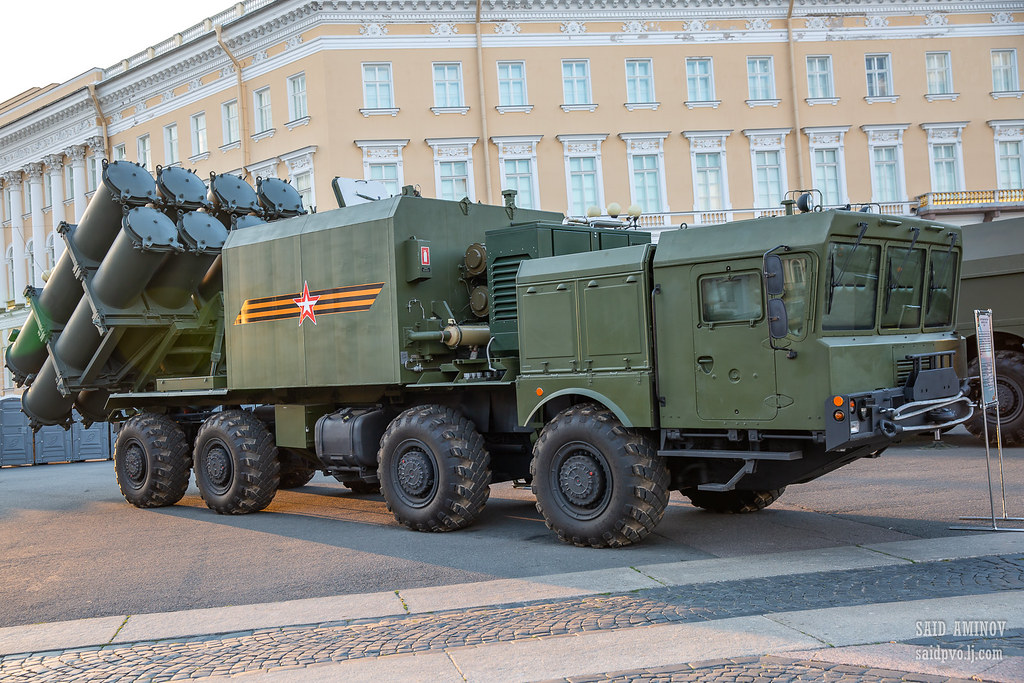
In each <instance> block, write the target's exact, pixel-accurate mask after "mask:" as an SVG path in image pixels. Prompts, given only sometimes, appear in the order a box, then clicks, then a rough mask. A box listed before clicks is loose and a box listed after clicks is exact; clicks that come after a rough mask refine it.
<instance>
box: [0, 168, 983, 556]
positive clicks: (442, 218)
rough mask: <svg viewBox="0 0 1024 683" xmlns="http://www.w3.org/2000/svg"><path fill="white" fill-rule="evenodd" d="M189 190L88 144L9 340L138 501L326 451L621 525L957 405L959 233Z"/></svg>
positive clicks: (457, 522) (855, 217) (340, 464)
mask: <svg viewBox="0 0 1024 683" xmlns="http://www.w3.org/2000/svg"><path fill="white" fill-rule="evenodd" d="M209 185H210V188H209V192H207V191H206V186H205V185H204V184H203V183H202V182H201V181H200V180H199V179H198V178H197V177H195V176H193V175H192V174H190V173H189V172H188V171H185V170H183V169H180V168H164V169H159V170H158V173H157V178H156V180H155V185H154V180H153V178H152V177H151V176H149V174H148V173H146V171H145V170H144V169H141V168H140V167H138V166H135V165H134V164H130V163H128V162H122V161H118V162H114V163H111V164H109V165H106V166H105V167H104V171H103V183H102V186H101V187H100V188H99V189H98V190H97V192H96V194H95V196H94V197H93V198H92V200H91V203H90V204H89V207H88V209H87V211H86V213H85V215H84V216H83V217H82V219H81V221H80V223H79V224H78V225H77V226H71V225H62V226H61V229H60V234H61V236H62V238H63V239H64V241H65V243H66V245H67V250H66V252H65V253H64V255H63V256H62V257H61V259H60V261H59V263H58V264H57V266H56V267H55V269H54V271H53V274H52V275H51V277H50V279H49V281H48V282H47V283H46V286H45V287H44V288H43V290H42V291H41V292H40V291H36V290H32V289H30V290H28V300H29V302H30V305H31V307H32V312H33V313H32V316H31V317H30V318H29V320H28V322H26V323H25V326H24V327H23V328H22V329H21V330H20V333H19V334H18V335H17V336H16V338H15V339H14V343H13V344H12V346H10V347H9V349H8V352H7V355H6V362H7V365H8V367H9V368H10V369H11V371H12V372H13V373H14V375H15V377H16V378H17V379H18V381H19V382H22V383H24V384H26V385H28V388H27V390H26V391H25V393H24V401H23V405H24V410H25V412H26V413H28V415H29V416H30V418H31V419H32V420H33V422H34V424H53V423H66V420H67V418H68V415H69V414H70V411H71V409H72V406H77V408H78V409H79V411H80V412H81V413H82V414H83V415H85V416H87V417H89V418H91V419H94V420H116V421H119V422H120V423H121V425H120V432H119V436H118V439H117V444H116V449H115V470H116V475H117V481H118V484H119V486H120V488H121V491H122V493H123V494H124V496H125V498H126V499H127V500H128V501H129V502H130V503H131V504H133V505H136V506H139V507H151V506H162V505H172V504H174V503H176V502H177V501H178V500H180V499H181V498H182V496H183V495H184V493H185V490H186V488H187V486H188V484H189V481H190V475H191V472H192V471H194V472H195V476H196V483H197V485H198V488H199V491H200V493H201V495H202V497H203V499H204V500H205V502H206V504H207V505H208V506H209V507H210V508H211V509H213V510H215V511H216V512H218V513H225V514H239V513H249V512H254V511H258V510H261V509H263V508H265V507H266V506H267V505H268V504H269V503H270V502H271V500H272V499H273V497H274V495H275V492H276V491H277V490H278V489H279V488H288V487H294V486H301V485H303V484H305V483H306V482H308V481H309V479H310V477H311V476H312V475H313V473H314V472H315V471H323V472H324V473H326V474H328V475H332V476H334V477H335V478H337V479H338V480H340V481H342V482H344V483H345V485H346V486H348V487H350V488H351V489H352V490H353V491H355V492H366V491H371V490H376V489H378V488H379V490H380V492H381V493H382V494H383V497H384V500H385V501H386V503H387V507H388V509H389V510H390V511H391V512H392V513H393V514H394V516H395V519H396V520H398V522H400V523H402V524H404V525H406V526H408V527H410V528H412V529H417V530H421V531H450V530H455V529H460V528H463V527H465V526H467V525H469V524H471V523H472V522H473V521H474V520H475V519H477V518H478V517H479V515H480V514H481V511H482V510H483V509H484V505H485V503H486V501H487V498H488V494H489V486H490V484H491V483H494V482H502V481H510V480H513V481H520V482H524V483H526V482H528V483H529V484H530V486H531V487H532V490H533V493H534V494H535V495H536V498H537V508H538V510H539V511H540V512H541V513H542V515H543V517H544V519H545V521H546V523H547V525H548V527H549V528H550V529H552V530H553V531H555V532H556V533H557V535H558V537H559V538H560V539H561V540H563V541H566V542H569V543H574V544H577V545H584V546H594V547H607V546H622V545H627V544H630V543H633V542H636V541H639V540H641V539H642V538H644V537H645V536H646V535H648V534H649V533H650V532H651V531H652V530H653V529H654V528H655V526H656V525H657V524H658V522H659V521H660V520H661V519H662V517H663V515H664V514H665V510H666V506H667V504H668V499H669V494H670V491H672V490H676V491H681V492H682V493H683V494H685V495H686V496H688V497H689V499H690V500H691V501H692V502H693V504H694V505H696V506H698V507H701V508H706V509H708V510H712V511H719V512H746V511H753V510H758V509H761V508H764V507H765V506H767V505H770V504H771V503H772V502H773V501H774V500H776V499H777V498H778V497H779V495H781V494H782V492H783V490H784V489H785V487H786V486H788V485H790V484H793V483H799V482H806V481H810V480H812V479H814V478H816V477H819V476H821V475H823V474H825V473H827V472H829V471H831V470H834V469H836V468H838V467H840V466H842V465H844V464H847V463H849V462H852V461H854V460H857V459H858V458H862V457H875V456H877V455H879V454H880V453H881V452H882V451H883V450H885V449H886V448H887V447H888V446H889V445H891V444H892V443H894V442H895V441H897V440H898V439H899V438H900V437H901V435H902V434H905V433H912V432H915V431H923V430H933V429H939V428H944V427H948V426H952V425H955V424H957V423H959V422H961V421H963V420H964V419H965V418H966V417H967V415H968V414H969V412H970V407H969V401H968V399H967V398H966V397H965V395H964V387H962V386H961V383H962V380H961V377H963V376H964V374H965V368H964V367H963V358H964V352H963V340H962V338H961V337H960V336H959V335H957V334H956V332H955V331H954V329H953V312H954V310H955V308H956V297H957V282H958V280H957V275H958V273H959V269H960V262H961V244H962V242H961V232H960V230H959V228H956V227H954V226H949V225H942V224H938V223H934V222H931V221H924V220H918V219H914V218H905V217H899V218H897V217H892V216H881V215H874V214H864V213H857V212H850V211H808V212H804V213H799V214H797V213H795V209H793V207H792V203H790V205H789V208H788V215H785V216H782V217H777V218H762V219H757V220H751V221H740V222H735V223H729V224H724V225H717V226H713V227H702V228H690V229H682V227H681V228H680V229H672V230H668V231H665V232H663V233H661V235H660V239H659V241H658V243H657V244H656V245H655V244H652V243H651V239H650V234H649V233H647V232H644V231H640V230H637V229H631V226H630V225H629V223H628V222H619V221H609V220H608V219H604V221H585V220H574V219H567V218H565V217H564V216H562V215H561V214H558V213H552V212H545V211H536V210H525V209H521V208H518V207H516V205H515V196H514V193H513V192H506V193H503V194H504V195H505V201H504V205H502V206H488V205H483V204H478V203H472V202H470V201H469V200H468V199H463V200H462V201H443V200H438V199H431V198H427V197H422V196H420V195H419V193H418V192H416V191H415V190H414V189H413V188H412V187H406V188H404V189H403V190H402V191H401V193H400V194H399V195H398V196H385V195H386V193H384V192H380V191H379V190H376V189H374V188H373V187H372V186H371V185H368V184H366V183H362V184H360V182H358V181H342V180H341V179H337V180H336V181H335V183H334V189H335V194H336V196H337V199H338V204H339V207H340V208H338V209H334V210H329V211H321V212H318V213H308V212H306V211H305V209H304V207H303V206H302V204H301V200H300V199H299V197H298V195H297V194H296V193H295V191H294V189H292V188H291V187H290V186H289V185H287V184H286V183H283V182H281V181H278V180H274V179H257V189H256V190H255V191H253V189H252V188H251V187H250V186H248V185H247V184H246V183H245V182H244V181H243V180H242V179H240V178H237V177H235V176H230V175H220V176H217V175H214V176H211V179H210V182H209ZM634 223H635V221H634ZM632 227H633V228H635V224H634V225H633V226H632Z"/></svg>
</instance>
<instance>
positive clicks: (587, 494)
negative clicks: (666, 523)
mask: <svg viewBox="0 0 1024 683" xmlns="http://www.w3.org/2000/svg"><path fill="white" fill-rule="evenodd" d="M530 474H531V475H532V477H533V485H532V486H533V493H534V495H535V496H537V510H538V511H539V512H540V513H541V514H542V515H543V516H544V521H545V523H546V524H547V526H548V528H549V529H551V530H552V531H554V532H555V533H556V534H558V538H559V539H560V540H562V541H564V542H566V543H572V544H573V545H578V546H591V547H594V548H606V547H608V548H615V547H620V546H625V545H629V544H631V543H636V542H637V541H640V540H641V539H643V538H644V537H645V536H647V535H648V534H650V533H651V532H652V531H653V530H654V527H655V526H657V524H658V522H660V521H661V518H662V517H663V516H664V515H665V508H666V507H667V506H668V495H669V493H668V484H669V473H668V467H667V466H666V465H665V462H664V460H662V459H661V458H660V457H658V455H657V454H656V452H655V450H654V447H653V446H652V445H651V442H650V440H649V439H647V437H645V436H644V435H642V434H640V433H639V432H636V431H633V430H629V429H626V428H625V427H623V426H622V423H620V422H619V420H618V419H617V418H616V417H615V415H613V414H612V412H611V411H609V410H606V409H604V408H601V407H599V406H597V405H594V404H583V405H576V406H573V407H571V408H567V409H566V410H563V411H562V412H561V413H559V414H558V415H557V416H556V417H555V418H554V419H553V420H551V422H549V423H548V424H547V426H545V427H544V429H543V431H541V434H540V438H539V439H537V443H536V444H535V445H534V449H533V461H532V462H531V463H530Z"/></svg>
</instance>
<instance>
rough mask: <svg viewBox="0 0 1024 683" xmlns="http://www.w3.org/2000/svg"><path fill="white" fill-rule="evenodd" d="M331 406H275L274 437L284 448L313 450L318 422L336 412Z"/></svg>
mask: <svg viewBox="0 0 1024 683" xmlns="http://www.w3.org/2000/svg"><path fill="white" fill-rule="evenodd" d="M334 409H335V407H334V406H333V405H330V404H316V405H289V404H278V405H276V406H274V435H275V440H276V442H277V445H278V446H281V447H282V448H307V449H312V448H313V446H314V441H315V436H316V434H315V431H314V429H315V427H316V421H317V420H319V419H320V418H321V417H323V416H324V415H326V414H327V413H330V412H332V411H334Z"/></svg>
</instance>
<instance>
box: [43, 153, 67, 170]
mask: <svg viewBox="0 0 1024 683" xmlns="http://www.w3.org/2000/svg"><path fill="white" fill-rule="evenodd" d="M43 163H45V164H46V167H47V168H48V169H50V173H60V172H61V170H63V168H64V155H63V154H47V155H46V156H44V157H43Z"/></svg>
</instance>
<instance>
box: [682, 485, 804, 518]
mask: <svg viewBox="0 0 1024 683" xmlns="http://www.w3.org/2000/svg"><path fill="white" fill-rule="evenodd" d="M785 490H786V487H785V486H783V487H782V488H777V489H770V490H767V491H735V490H733V491H701V490H700V489H683V490H682V494H683V495H684V496H686V497H687V498H689V499H690V502H691V503H693V504H694V506H696V507H699V508H703V509H705V510H707V511H708V512H727V513H742V512H757V511H758V510H763V509H765V508H766V507H768V506H769V505H771V504H772V503H774V502H775V501H776V500H778V499H779V496H781V495H782V492H783V491H785Z"/></svg>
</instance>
